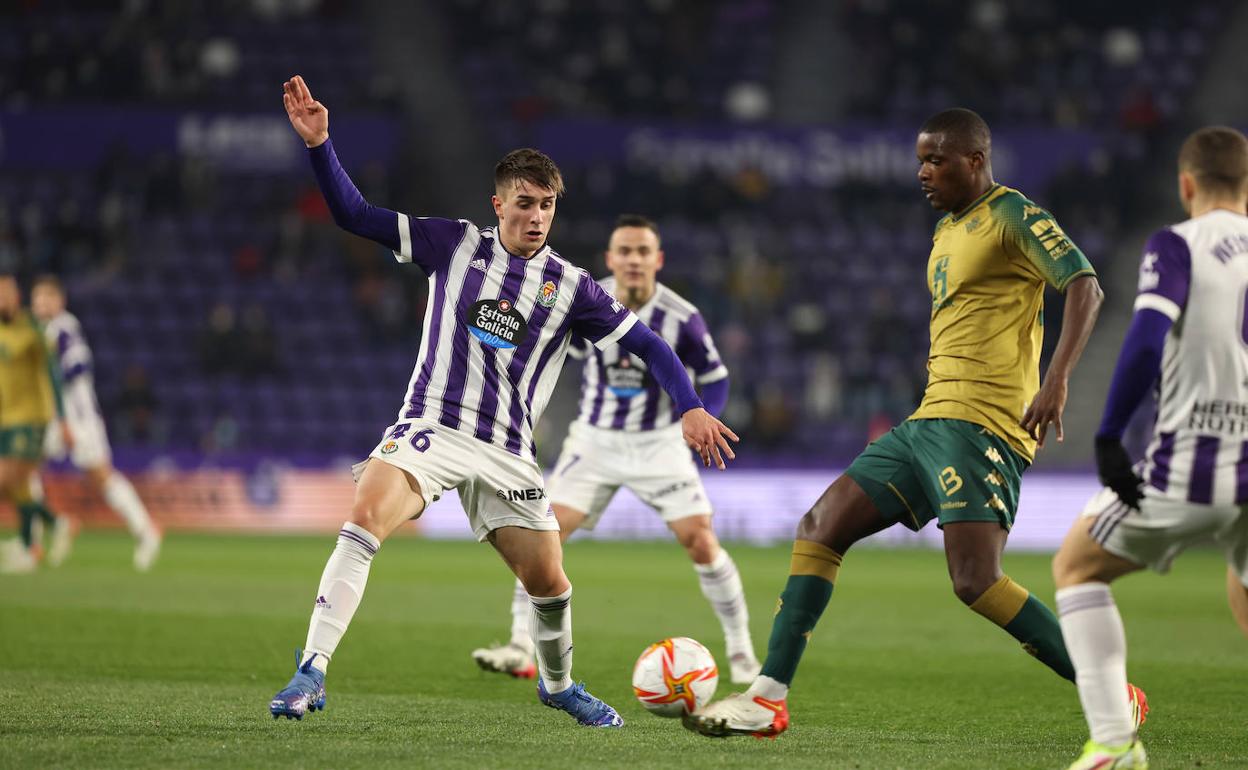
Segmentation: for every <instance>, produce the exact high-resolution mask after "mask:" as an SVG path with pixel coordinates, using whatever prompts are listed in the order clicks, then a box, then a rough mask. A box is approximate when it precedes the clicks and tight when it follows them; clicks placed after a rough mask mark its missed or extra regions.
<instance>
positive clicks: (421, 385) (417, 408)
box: [403, 228, 494, 419]
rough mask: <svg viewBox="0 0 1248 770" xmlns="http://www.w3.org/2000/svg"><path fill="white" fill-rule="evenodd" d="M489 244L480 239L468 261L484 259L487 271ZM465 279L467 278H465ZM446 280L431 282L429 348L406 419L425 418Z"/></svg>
mask: <svg viewBox="0 0 1248 770" xmlns="http://www.w3.org/2000/svg"><path fill="white" fill-rule="evenodd" d="M467 234H468V230H467V228H465V229H464V236H463V237H466V236H467ZM463 237H461V238H460V242H459V243H457V244H455V248H454V249H452V250H451V253H452V254H454V253H455V252H456V251H459V247H460V246H461V245H462V244H463ZM490 243H491V241H490V240H488V239H486V238H482V239H481V242H480V243H479V244H478V245H477V250H476V251H475V252H473V253H472V254H471V255H470V256H469V257H468V259H469V260H470V261H471V260H474V259H477V258H478V257H480V258H482V259H484V260H485V261H486V263H487V264H486V269H487V270H488V269H489V262H490V261H492V260H493V258H494V252H493V249H491V248H489V244H490ZM482 246H486V249H485V253H484V254H482V253H481V251H482V249H481V247H482ZM468 272H469V273H475V272H480V271H477V270H473V269H472V268H471V267H470V268H468ZM466 279H467V276H465V280H466ZM447 280H448V279H447V275H446V271H443V272H440V273H438V277H437V278H435V279H434V281H433V291H432V292H431V294H432V296H431V297H430V298H429V303H428V305H427V307H426V308H425V312H426V313H431V314H432V315H430V316H429V319H430V320H429V347H428V348H427V349H426V350H425V360H424V362H423V363H422V364H421V365H420V374H419V375H418V376H417V377H416V384H415V385H414V386H413V387H412V400H411V402H410V404H411V406H410V407H409V408H408V410H407V412H405V413H404V415H403V416H404V417H406V418H407V419H414V418H417V417H424V416H425V389H426V388H428V387H429V379H430V378H431V377H432V376H433V366H434V363H435V362H436V361H437V360H438V341H439V340H441V338H442V306H443V305H445V304H446V282H447Z"/></svg>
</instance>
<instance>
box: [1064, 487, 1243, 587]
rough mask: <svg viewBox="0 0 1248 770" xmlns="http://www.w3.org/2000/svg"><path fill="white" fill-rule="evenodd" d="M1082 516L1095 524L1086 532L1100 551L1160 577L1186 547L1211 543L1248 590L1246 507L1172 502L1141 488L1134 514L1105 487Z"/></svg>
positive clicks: (1163, 496) (1159, 493) (1149, 488)
mask: <svg viewBox="0 0 1248 770" xmlns="http://www.w3.org/2000/svg"><path fill="white" fill-rule="evenodd" d="M1082 515H1083V516H1085V517H1089V518H1094V519H1095V520H1094V521H1093V522H1092V528H1091V530H1090V533H1091V535H1092V539H1093V540H1095V541H1096V542H1097V543H1099V544H1100V545H1101V547H1103V548H1104V549H1105V550H1107V551H1109V552H1110V553H1112V554H1114V555H1115V556H1121V557H1122V558H1124V559H1127V560H1128V561H1132V562H1135V563H1136V564H1142V565H1144V566H1146V567H1149V568H1151V569H1154V570H1156V571H1157V572H1161V573H1165V572H1168V571H1169V570H1170V565H1171V564H1172V563H1173V562H1174V559H1175V557H1177V556H1178V555H1179V554H1180V553H1182V552H1183V550H1184V549H1185V548H1187V547H1188V546H1190V545H1194V544H1196V543H1200V542H1205V541H1208V540H1212V541H1213V542H1214V544H1215V545H1217V546H1218V547H1219V548H1221V549H1222V550H1223V551H1224V552H1225V553H1226V562H1227V565H1228V566H1230V567H1231V569H1233V570H1235V573H1236V574H1237V575H1239V579H1240V581H1242V582H1243V583H1244V585H1248V507H1241V506H1238V505H1206V504H1204V503H1191V502H1188V501H1186V500H1175V499H1172V498H1168V497H1166V496H1165V495H1164V494H1162V493H1161V492H1158V491H1157V490H1156V489H1152V488H1151V487H1146V488H1145V490H1144V499H1143V500H1141V501H1140V508H1139V510H1135V509H1133V508H1128V507H1127V505H1126V504H1125V503H1123V502H1122V501H1121V500H1119V499H1118V495H1116V494H1115V493H1114V491H1113V490H1112V489H1109V488H1108V487H1106V488H1105V489H1102V490H1101V491H1100V492H1098V493H1096V495H1094V496H1093V497H1092V499H1091V500H1089V501H1088V504H1087V506H1086V507H1085V508H1084V509H1083V514H1082Z"/></svg>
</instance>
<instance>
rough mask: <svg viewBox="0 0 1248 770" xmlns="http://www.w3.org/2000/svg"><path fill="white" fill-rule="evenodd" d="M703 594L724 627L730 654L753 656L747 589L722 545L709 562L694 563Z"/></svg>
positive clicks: (725, 639)
mask: <svg viewBox="0 0 1248 770" xmlns="http://www.w3.org/2000/svg"><path fill="white" fill-rule="evenodd" d="M693 568H694V570H696V571H697V573H698V583H699V584H701V586H702V595H703V596H705V597H706V599H707V601H709V602H710V603H711V607H712V608H713V609H714V610H715V617H717V618H719V624H720V625H721V626H722V627H723V629H724V641H725V642H726V643H727V647H728V657H729V658H731V657H732V656H733V655H737V654H740V653H748V654H749V656H750V657H751V658H753V657H754V643H753V642H752V641H751V640H750V612H749V610H748V609H747V608H746V606H745V589H744V588H743V587H742V585H741V573H739V572H737V565H736V564H735V563H733V561H732V557H731V556H729V555H728V552H727V551H725V550H724V549H723V548H720V549H719V555H718V556H716V557H715V558H714V559H712V560H711V563H710V564H694V565H693Z"/></svg>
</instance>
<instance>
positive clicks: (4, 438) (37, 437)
mask: <svg viewBox="0 0 1248 770" xmlns="http://www.w3.org/2000/svg"><path fill="white" fill-rule="evenodd" d="M46 427H47V426H44V425H10V426H9V427H7V428H0V459H13V460H26V461H28V462H38V461H39V460H41V459H43V431H44V429H45V428H46Z"/></svg>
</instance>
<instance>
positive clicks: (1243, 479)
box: [1235, 441, 1248, 505]
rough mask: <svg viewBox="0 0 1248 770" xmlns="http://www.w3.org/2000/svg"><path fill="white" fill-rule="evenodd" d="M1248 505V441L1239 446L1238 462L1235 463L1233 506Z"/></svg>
mask: <svg viewBox="0 0 1248 770" xmlns="http://www.w3.org/2000/svg"><path fill="white" fill-rule="evenodd" d="M1242 503H1248V441H1245V442H1244V443H1242V444H1240V445H1239V461H1238V462H1236V463H1235V504H1236V505H1240V504H1242Z"/></svg>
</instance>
